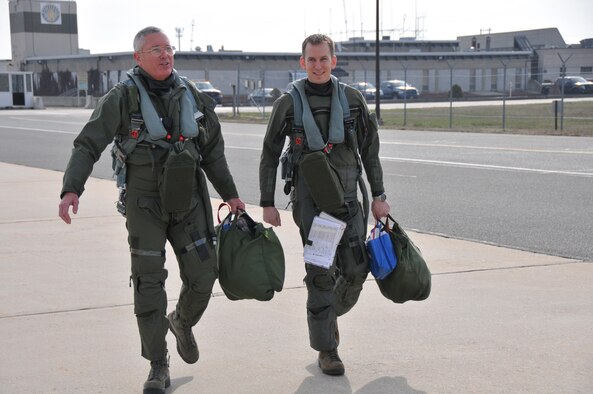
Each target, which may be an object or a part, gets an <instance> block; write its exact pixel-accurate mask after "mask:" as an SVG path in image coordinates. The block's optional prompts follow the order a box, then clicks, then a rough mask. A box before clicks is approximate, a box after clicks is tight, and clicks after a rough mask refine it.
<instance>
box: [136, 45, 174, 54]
mask: <svg viewBox="0 0 593 394" xmlns="http://www.w3.org/2000/svg"><path fill="white" fill-rule="evenodd" d="M163 52H165V53H166V54H167V55H171V56H173V55H174V54H175V47H174V46H171V45H168V46H166V47H152V48H150V49H149V50H147V51H139V53H150V54H151V55H152V56H153V57H160V56H161V55H162V54H163Z"/></svg>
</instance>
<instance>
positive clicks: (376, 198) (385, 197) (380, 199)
mask: <svg viewBox="0 0 593 394" xmlns="http://www.w3.org/2000/svg"><path fill="white" fill-rule="evenodd" d="M385 200H387V195H386V194H385V193H382V194H381V195H378V196H375V197H373V201H381V202H383V201H385Z"/></svg>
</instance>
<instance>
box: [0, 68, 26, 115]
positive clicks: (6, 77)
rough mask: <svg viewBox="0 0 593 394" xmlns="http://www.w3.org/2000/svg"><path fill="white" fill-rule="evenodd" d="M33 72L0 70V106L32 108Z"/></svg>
mask: <svg viewBox="0 0 593 394" xmlns="http://www.w3.org/2000/svg"><path fill="white" fill-rule="evenodd" d="M33 105H34V101H33V73H32V72H20V71H9V72H0V108H33Z"/></svg>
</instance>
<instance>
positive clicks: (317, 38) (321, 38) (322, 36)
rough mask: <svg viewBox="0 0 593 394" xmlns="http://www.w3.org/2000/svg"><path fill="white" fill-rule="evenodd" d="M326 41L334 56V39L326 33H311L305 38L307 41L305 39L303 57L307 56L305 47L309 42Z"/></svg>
mask: <svg viewBox="0 0 593 394" xmlns="http://www.w3.org/2000/svg"><path fill="white" fill-rule="evenodd" d="M324 42H325V43H327V45H328V46H329V52H330V53H331V55H332V56H334V54H335V52H336V50H335V44H334V40H332V39H331V38H330V37H329V36H326V35H325V34H311V35H310V36H309V37H307V38H305V41H303V57H304V56H305V48H306V47H307V44H311V45H319V44H323V43H324Z"/></svg>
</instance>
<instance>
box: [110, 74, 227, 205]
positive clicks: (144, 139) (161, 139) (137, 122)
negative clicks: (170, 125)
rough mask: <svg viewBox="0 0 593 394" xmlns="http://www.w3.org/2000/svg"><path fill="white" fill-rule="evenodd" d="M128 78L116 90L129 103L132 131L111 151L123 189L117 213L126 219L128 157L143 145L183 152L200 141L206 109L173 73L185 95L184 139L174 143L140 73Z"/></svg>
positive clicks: (120, 137) (119, 136) (182, 100)
mask: <svg viewBox="0 0 593 394" xmlns="http://www.w3.org/2000/svg"><path fill="white" fill-rule="evenodd" d="M127 75H128V77H129V79H127V80H125V81H122V82H120V83H119V84H118V85H117V88H119V89H120V90H121V92H122V94H123V96H124V97H125V100H126V107H127V110H128V111H127V112H128V113H127V116H128V119H129V127H128V128H127V130H124V131H123V132H121V133H118V134H117V135H116V136H115V138H114V143H113V148H112V150H111V155H112V158H113V164H112V167H113V170H114V176H115V177H116V180H117V187H118V188H119V189H120V202H119V203H118V211H120V213H122V214H124V215H125V206H124V204H123V197H124V195H125V189H126V159H127V157H128V155H130V154H131V153H132V152H133V151H134V149H136V147H137V146H138V144H141V143H146V144H150V145H157V146H160V147H162V148H165V149H169V150H177V151H180V150H182V149H183V145H184V144H185V142H187V141H189V140H191V139H195V138H197V137H198V135H199V126H198V125H199V124H200V123H201V122H202V121H203V120H204V112H205V111H206V109H207V107H206V105H205V104H204V103H203V102H202V100H201V99H200V98H199V96H198V94H197V91H196V90H195V89H194V88H193V87H191V86H190V82H188V81H187V79H186V78H185V77H181V76H179V74H178V73H177V71H175V70H173V75H174V78H175V81H176V82H177V85H178V86H181V87H182V88H183V90H184V94H183V96H182V97H181V98H180V114H181V117H180V123H181V125H180V126H181V135H180V137H179V141H171V134H170V133H169V132H168V131H167V130H166V129H165V127H164V126H163V123H162V120H161V119H160V117H159V115H158V113H157V111H156V109H155V107H154V105H153V103H152V101H151V99H150V96H149V94H148V92H147V91H146V88H145V87H144V84H143V83H142V82H141V81H140V79H139V72H138V70H137V69H131V70H129V71H128V72H127ZM214 106H216V103H215V102H214V101H212V103H210V109H213V108H214ZM196 147H197V145H196Z"/></svg>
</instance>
